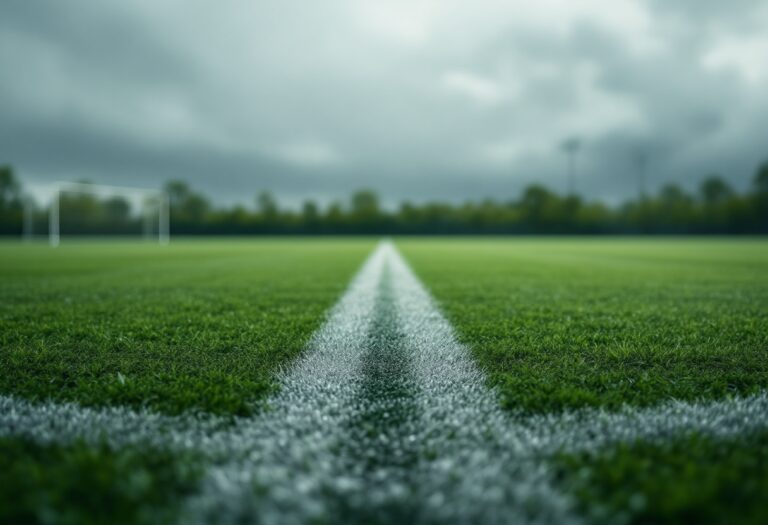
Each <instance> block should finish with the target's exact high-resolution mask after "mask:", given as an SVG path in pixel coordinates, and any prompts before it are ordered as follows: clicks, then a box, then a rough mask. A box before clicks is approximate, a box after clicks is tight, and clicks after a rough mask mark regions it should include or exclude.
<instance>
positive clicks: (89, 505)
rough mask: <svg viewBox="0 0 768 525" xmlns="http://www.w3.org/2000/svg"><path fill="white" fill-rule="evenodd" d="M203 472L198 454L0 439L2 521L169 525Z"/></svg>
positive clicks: (15, 523)
mask: <svg viewBox="0 0 768 525" xmlns="http://www.w3.org/2000/svg"><path fill="white" fill-rule="evenodd" d="M199 477H200V472H199V469H198V467H197V462H196V460H195V458H194V457H192V456H190V457H180V456H179V455H178V454H174V455H171V454H170V453H167V452H162V451H157V450H151V449H144V448H142V449H140V450H139V449H133V448H126V449H122V450H119V451H113V450H110V449H109V448H107V447H106V446H93V445H91V444H86V443H83V442H77V443H72V444H69V445H41V444H37V443H33V442H30V441H28V440H25V439H23V438H8V437H5V438H0V487H1V488H0V523H1V524H8V525H21V524H34V523H39V524H56V525H100V524H104V525H107V524H109V525H120V524H147V525H149V524H159V523H169V522H171V521H172V520H173V519H174V518H175V515H176V514H177V512H178V502H179V500H180V499H181V497H182V496H183V495H185V494H190V493H192V492H193V491H194V490H195V489H196V488H197V480H198V478H199Z"/></svg>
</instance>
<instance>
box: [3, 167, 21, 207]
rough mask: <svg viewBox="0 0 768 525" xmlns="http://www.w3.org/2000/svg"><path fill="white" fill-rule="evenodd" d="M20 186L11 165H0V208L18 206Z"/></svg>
mask: <svg viewBox="0 0 768 525" xmlns="http://www.w3.org/2000/svg"><path fill="white" fill-rule="evenodd" d="M19 194H20V187H19V183H18V181H17V180H16V177H15V175H14V173H13V168H12V167H11V166H0V209H10V208H14V207H18V204H19V202H20V197H19Z"/></svg>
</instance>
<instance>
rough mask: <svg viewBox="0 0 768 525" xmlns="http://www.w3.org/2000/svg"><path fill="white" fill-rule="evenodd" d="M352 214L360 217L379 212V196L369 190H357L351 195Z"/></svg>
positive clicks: (374, 214)
mask: <svg viewBox="0 0 768 525" xmlns="http://www.w3.org/2000/svg"><path fill="white" fill-rule="evenodd" d="M352 214H353V215H354V216H356V217H358V218H360V219H371V218H375V217H376V216H377V215H378V214H379V197H378V196H377V195H376V193H374V192H373V191H371V190H359V191H357V192H355V193H354V194H353V195H352Z"/></svg>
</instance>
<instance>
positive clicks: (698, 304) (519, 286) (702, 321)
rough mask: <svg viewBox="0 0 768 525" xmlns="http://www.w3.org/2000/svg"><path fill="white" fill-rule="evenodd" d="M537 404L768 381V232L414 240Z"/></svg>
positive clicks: (486, 345) (679, 394)
mask: <svg viewBox="0 0 768 525" xmlns="http://www.w3.org/2000/svg"><path fill="white" fill-rule="evenodd" d="M397 244H398V246H399V248H400V249H401V251H402V252H403V254H404V255H405V256H406V258H407V259H408V261H409V262H410V263H411V265H412V266H413V268H414V270H415V271H416V273H417V274H418V275H419V277H420V278H421V279H422V280H423V281H424V282H425V284H426V285H427V286H428V287H429V288H430V290H431V291H432V293H433V294H434V295H435V297H436V299H437V300H438V302H439V303H440V306H441V307H442V309H443V310H444V312H445V313H446V314H447V316H448V317H449V319H450V320H451V321H452V322H453V324H454V326H455V327H456V328H457V331H458V333H459V336H460V339H461V340H462V341H464V342H466V343H467V344H468V345H469V347H470V348H471V350H472V352H473V355H474V357H475V358H476V360H477V362H478V363H479V364H480V366H481V367H482V368H484V369H485V370H486V372H487V374H488V377H489V381H490V383H491V384H492V385H493V386H495V387H496V388H497V389H498V390H499V392H500V394H501V398H502V403H503V405H504V406H505V407H507V408H510V409H512V410H516V411H523V412H539V413H544V412H550V411H558V410H562V409H566V408H580V407H585V406H602V407H607V408H617V407H618V406H620V405H622V404H624V403H626V404H630V405H638V406H642V405H653V404H656V403H658V402H660V401H662V400H665V399H670V398H676V399H685V400H696V399H700V398H711V399H714V398H721V397H723V396H727V395H733V394H748V393H752V392H756V391H758V390H760V389H763V388H765V387H768V272H766V269H768V241H766V240H763V239H690V238H688V239H683V238H653V239H616V238H612V239H611V238H609V239H557V238H534V239H526V238H522V239H521V238H516V239H501V238H485V239H401V240H399V241H398V242H397Z"/></svg>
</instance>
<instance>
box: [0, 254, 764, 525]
mask: <svg viewBox="0 0 768 525" xmlns="http://www.w3.org/2000/svg"><path fill="white" fill-rule="evenodd" d="M390 365H397V366H390ZM372 370H373V372H372ZM280 381H281V384H282V388H281V390H280V392H279V393H278V394H277V395H276V396H274V397H273V398H272V399H271V400H270V402H269V405H270V410H268V411H266V412H265V413H263V414H261V415H258V416H255V417H252V418H238V419H235V420H234V421H232V420H231V419H228V418H217V417H209V416H201V415H188V416H179V417H169V416H162V415H158V414H154V413H151V412H148V411H133V410H130V409H126V408H104V409H89V408H83V407H79V406H77V405H76V404H72V403H53V402H48V403H41V404H35V403H30V402H27V401H24V400H21V399H18V398H16V397H9V396H0V435H4V436H23V437H26V438H29V439H32V440H35V441H37V442H41V443H69V442H72V441H73V440H77V439H84V440H86V441H87V442H92V443H96V442H100V441H104V442H106V443H108V444H109V445H110V446H112V447H114V448H120V447H125V446H153V447H158V448H164V449H171V450H182V451H193V452H195V453H198V454H200V456H201V457H202V458H203V460H204V461H205V462H206V464H207V465H208V469H207V472H206V475H205V477H204V479H203V480H202V482H201V485H200V490H199V491H198V493H197V494H196V495H195V496H194V497H192V498H190V500H189V501H187V502H186V504H185V507H184V512H183V515H182V518H181V521H182V522H184V523H194V522H200V523H237V522H254V521H255V522H262V523H304V522H308V521H313V520H317V519H323V518H325V519H327V520H329V521H331V522H344V521H365V520H367V521H370V518H371V516H372V515H378V516H383V517H385V518H386V519H389V520H390V521H394V520H396V519H397V518H398V517H400V516H402V515H403V514H407V516H408V518H409V521H411V522H415V523H419V522H420V523H431V522H434V523H438V522H439V523H449V522H457V523H458V522H480V521H482V522H484V523H509V522H517V523H536V522H540V523H568V522H577V521H579V520H578V517H577V516H575V515H574V514H573V512H572V502H571V500H570V499H569V497H568V496H567V495H564V494H561V493H559V492H558V491H557V490H556V487H555V486H554V485H553V483H552V477H551V467H550V464H549V461H548V460H549V458H550V457H551V456H552V455H554V454H556V453H558V452H580V451H587V452H594V453H597V452H599V451H600V450H602V449H603V448H605V447H606V446H610V445H611V444H614V443H618V442H633V441H636V440H639V439H645V440H651V441H658V442H661V441H663V440H667V439H670V438H673V437H675V436H679V435H681V434H685V433H688V432H693V431H696V432H699V433H702V434H705V435H708V436H713V437H717V438H724V437H729V436H737V435H742V434H745V433H748V432H752V431H756V430H760V429H766V428H768V395H766V394H765V393H762V394H759V395H755V396H750V397H745V398H735V399H726V400H721V401H715V402H707V403H704V402H701V403H682V402H670V403H665V404H663V405H660V406H658V407H653V408H647V409H635V408H632V407H626V408H624V409H622V410H620V411H618V412H613V413H611V412H606V411H603V410H578V411H570V412H566V413H562V414H551V415H542V416H532V417H522V416H516V415H514V414H513V415H510V414H508V413H506V412H503V411H502V410H501V409H500V408H499V407H498V402H497V397H496V393H495V392H493V391H492V390H490V389H488V388H487V387H486V386H485V377H484V375H483V374H482V373H481V372H480V371H479V370H478V368H477V367H476V366H475V365H474V364H473V362H472V361H471V360H470V357H469V353H468V351H467V349H466V348H465V347H464V346H462V345H461V344H459V343H458V342H457V341H456V337H455V335H454V333H453V329H452V328H451V326H450V324H449V323H448V321H447V320H446V319H445V318H444V317H443V316H442V315H441V314H440V312H439V310H438V308H437V307H436V306H435V303H434V301H433V300H432V298H431V297H430V295H429V293H428V292H427V291H426V290H425V289H424V287H423V286H422V284H421V283H420V282H419V281H418V279H417V278H416V277H415V276H414V274H413V272H412V271H411V270H410V268H409V267H408V266H407V264H406V263H405V262H404V261H403V259H402V257H401V256H400V255H399V254H398V252H397V251H396V249H395V248H394V246H393V245H391V244H389V243H382V244H381V245H380V246H379V247H378V248H377V250H376V251H375V252H374V253H373V254H372V255H371V257H370V258H369V259H368V261H367V262H366V263H365V264H364V266H363V269H362V270H361V271H360V273H359V274H358V276H357V277H356V278H355V279H354V280H353V282H352V284H351V285H350V287H349V289H348V291H347V292H346V293H345V295H344V296H343V297H342V299H341V300H340V302H339V303H338V304H337V305H336V306H335V307H334V308H333V309H332V311H331V313H330V315H329V318H328V320H327V322H326V323H325V324H324V326H323V327H322V328H321V329H320V330H319V331H318V332H317V333H316V334H315V335H314V336H313V337H312V339H311V341H310V343H309V345H308V348H307V351H306V352H305V353H304V354H303V356H302V357H300V358H299V360H298V361H297V362H296V364H295V365H294V366H293V367H292V368H291V369H290V370H288V371H287V372H286V373H285V374H283V375H282V377H281V380H280ZM387 388H390V389H391V391H392V396H391V398H390V397H389V396H386V395H385V396H383V399H382V398H376V397H371V392H379V391H382V390H381V389H384V391H387V390H386V389H387ZM390 411H395V412H397V411H401V412H402V414H399V415H398V414H394V417H392V414H390V413H389V412H390ZM387 418H391V419H392V422H391V423H390V422H388V421H389V420H388V419H387Z"/></svg>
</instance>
